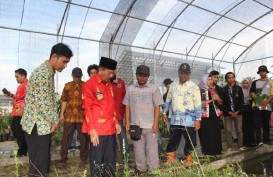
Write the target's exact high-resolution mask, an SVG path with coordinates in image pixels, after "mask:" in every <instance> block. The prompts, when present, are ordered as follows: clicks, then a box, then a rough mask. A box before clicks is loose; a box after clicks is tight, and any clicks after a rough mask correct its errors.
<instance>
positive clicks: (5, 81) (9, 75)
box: [0, 0, 273, 93]
mask: <svg viewBox="0 0 273 177" xmlns="http://www.w3.org/2000/svg"><path fill="white" fill-rule="evenodd" d="M145 1H147V0H138V1H137V3H136V5H135V6H136V8H138V9H136V10H135V12H139V13H135V17H136V18H140V17H141V10H143V8H148V7H145V5H143V4H145ZM184 1H185V2H186V3H182V2H180V1H177V0H159V1H158V2H157V3H156V5H155V7H153V8H152V10H151V12H150V13H149V15H148V16H147V18H146V20H147V21H146V22H143V23H142V25H141V27H140V30H139V31H138V33H137V35H136V36H135V38H134V40H133V42H132V45H133V46H135V48H134V47H132V50H133V51H134V50H137V51H139V48H138V47H146V48H153V47H154V45H155V44H158V45H157V49H159V50H167V51H170V52H174V53H182V54H186V52H189V51H190V53H189V54H190V55H192V56H195V55H197V56H203V57H206V58H212V57H213V56H217V59H218V60H224V61H229V62H232V61H233V60H236V59H237V57H238V55H239V54H241V53H242V52H243V51H244V50H245V48H246V47H245V46H248V45H250V44H251V43H253V42H254V41H255V40H256V39H257V38H259V37H261V36H262V35H263V34H265V33H266V32H269V31H270V30H272V26H273V13H269V14H268V15H266V16H265V17H264V18H262V19H260V20H258V21H257V22H255V23H252V22H253V20H254V19H255V18H257V17H258V16H261V15H263V14H265V13H267V12H268V11H269V9H268V8H266V7H265V6H262V5H260V4H257V3H255V2H254V1H245V2H243V3H242V4H240V5H239V6H238V7H236V8H235V9H234V10H233V11H231V12H229V13H227V14H226V16H227V17H228V18H232V19H235V20H236V22H234V21H232V20H230V19H228V18H222V19H221V20H219V21H218V22H216V23H215V24H214V25H213V26H212V27H211V28H210V29H209V30H208V31H206V30H207V29H208V27H209V26H210V25H212V24H213V23H214V22H215V20H217V19H219V18H220V17H221V16H219V15H217V14H216V13H220V14H224V13H226V12H227V11H228V10H229V8H230V7H232V6H234V5H235V4H236V3H238V2H239V1H238V0H210V1H207V0H196V1H194V2H193V5H194V6H190V7H188V8H187V9H186V10H184V11H183V13H182V14H181V15H180V16H179V18H178V19H177V20H176V21H175V23H174V24H172V26H173V27H174V28H175V29H172V30H170V29H169V30H167V26H168V25H170V22H172V20H173V19H174V17H176V16H178V15H179V14H180V13H181V11H182V10H183V9H184V8H185V7H186V6H187V2H188V3H189V2H191V0H184ZM72 2H73V3H78V4H81V5H84V6H89V3H90V1H88V0H72ZM124 2H129V0H127V1H124ZM262 2H263V3H265V4H266V5H267V6H269V7H272V8H273V4H272V1H271V3H270V1H267V0H263V1H262ZM118 3H119V0H92V3H91V7H92V8H95V9H90V10H89V11H87V9H86V8H83V7H79V6H75V5H72V6H71V8H70V10H69V15H68V17H67V22H64V23H63V24H62V28H61V29H60V35H62V34H64V35H66V36H71V37H72V38H69V37H64V38H62V37H59V38H57V37H56V36H54V35H53V34H56V33H57V29H58V27H59V26H60V22H61V19H62V15H63V12H64V10H65V6H66V3H63V2H58V1H53V0H40V1H35V0H26V1H25V5H24V13H23V17H24V18H23V20H22V23H21V15H22V9H23V8H22V7H23V0H16V1H15V0H13V1H1V2H0V17H2V18H0V43H1V48H0V88H4V87H5V88H7V89H8V90H11V91H13V92H14V91H15V90H16V88H17V86H18V84H17V83H16V80H15V78H14V71H15V70H16V69H18V68H24V69H26V70H27V72H28V74H29V75H30V73H31V72H32V71H33V70H34V69H35V68H36V67H37V66H39V65H40V64H41V63H42V62H44V60H47V59H48V58H49V54H50V50H51V47H52V46H53V45H54V44H56V43H57V42H64V43H66V44H68V45H69V46H70V47H71V49H72V51H73V53H74V57H73V58H72V59H71V62H70V63H69V64H68V67H67V68H66V69H65V70H64V71H63V72H62V73H59V74H58V80H59V82H58V83H57V85H58V86H57V87H56V91H57V92H59V93H60V92H61V91H62V89H63V86H64V84H65V83H66V82H69V81H70V80H71V79H72V78H71V71H72V69H73V68H74V67H77V66H79V67H80V68H82V70H83V73H84V76H83V80H84V81H86V80H87V79H88V75H87V72H86V70H87V67H88V65H90V64H98V63H99V57H100V53H99V49H100V47H99V42H98V41H99V40H100V39H101V36H102V34H103V33H104V32H105V28H106V26H107V25H108V22H109V20H110V18H111V16H112V14H111V13H109V12H113V11H114V10H115V8H116V6H117V4H118ZM141 4H142V5H143V6H139V5H141ZM195 5H196V6H195ZM37 7H41V8H37ZM198 7H201V8H206V9H208V10H209V11H212V12H213V13H211V12H208V11H204V10H202V9H200V8H198ZM96 8H98V9H102V10H103V11H99V10H96ZM107 11H109V12H107ZM86 14H87V16H86ZM132 15H134V14H132ZM85 16H86V19H85ZM129 20H132V19H129ZM156 23H161V24H163V25H157V24H156ZM249 23H252V24H251V26H252V27H249V26H248V27H246V28H245V29H243V30H242V32H241V33H240V34H238V35H236V37H235V38H234V39H232V40H231V42H233V44H231V45H226V46H224V47H223V45H224V44H225V42H224V41H221V40H230V39H231V38H232V36H233V35H235V34H236V33H237V32H238V30H241V29H242V28H244V27H245V24H249ZM83 24H84V25H83ZM117 24H118V22H117ZM64 25H65V26H66V28H63V27H64ZM177 28H181V29H183V30H179V29H177ZM12 29H22V30H23V31H21V32H19V31H17V30H12ZM259 29H261V30H259ZM121 30H122V29H121ZM166 30H167V31H166ZM30 31H32V32H35V33H31V32H30ZM189 31H191V32H189ZM39 32H43V33H47V34H48V35H46V34H39ZM106 32H107V30H106ZM197 33H199V34H206V35H208V36H210V37H206V38H204V37H201V38H200V36H199V35H196V34H197ZM163 34H165V35H164V36H163V37H162V38H161V36H162V35H163ZM77 37H80V38H88V39H90V40H78V39H76V38H77ZM198 38H200V39H199V40H198V42H196V40H197V39H198ZM216 38H217V39H220V40H217V39H216ZM128 40H129V39H128ZM123 41H126V39H125V40H123ZM272 41H273V35H272V34H271V33H270V34H269V35H267V37H266V38H264V39H263V40H261V41H259V42H258V43H257V44H256V45H254V46H253V47H252V48H251V50H250V52H245V54H244V55H242V57H240V58H239V59H238V62H242V61H247V60H252V59H256V58H263V57H267V56H271V58H269V59H265V60H260V61H256V62H252V63H245V64H236V65H235V73H236V74H238V77H239V78H238V79H241V78H242V77H245V76H248V75H251V76H253V77H258V76H257V74H256V70H257V68H258V66H259V65H262V64H265V65H267V66H268V67H269V70H270V71H272V70H273V68H271V67H270V66H272V65H273V63H272V56H273V51H272V47H273V43H272ZM195 42H196V44H195ZM194 44H195V45H194ZM193 45H194V47H193V48H192V49H191V46H193ZM222 47H223V49H222ZM221 49H222V50H221ZM143 51H144V50H143ZM146 51H147V50H146ZM148 52H149V53H153V50H150V51H148ZM164 55H169V56H172V54H168V53H164ZM181 57H183V56H181ZM195 60H196V61H198V60H200V61H201V59H198V58H195ZM202 61H203V60H202ZM207 62H211V61H209V60H208V61H207ZM215 64H221V66H222V67H223V68H225V69H222V70H221V71H222V72H223V73H224V72H227V71H233V65H232V64H230V63H225V62H219V61H218V62H217V61H216V62H215ZM250 71H252V72H250ZM270 76H272V74H271V75H270ZM56 80H57V79H56Z"/></svg>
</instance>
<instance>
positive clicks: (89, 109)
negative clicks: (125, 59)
mask: <svg viewBox="0 0 273 177" xmlns="http://www.w3.org/2000/svg"><path fill="white" fill-rule="evenodd" d="M116 66H117V62H116V61H115V60H112V59H110V58H106V57H101V60H100V64H99V72H98V74H96V75H95V76H93V77H92V78H90V79H89V80H88V81H87V82H85V84H84V85H83V90H82V93H83V108H84V114H85V119H86V122H87V127H83V128H84V129H86V130H84V129H83V130H82V131H83V132H88V133H89V135H90V139H91V146H90V151H89V161H90V171H91V176H115V170H116V133H117V134H119V133H120V131H121V128H120V125H119V123H118V119H117V117H116V110H115V101H114V92H113V85H112V83H111V82H110V79H111V78H112V77H114V75H115V70H116Z"/></svg>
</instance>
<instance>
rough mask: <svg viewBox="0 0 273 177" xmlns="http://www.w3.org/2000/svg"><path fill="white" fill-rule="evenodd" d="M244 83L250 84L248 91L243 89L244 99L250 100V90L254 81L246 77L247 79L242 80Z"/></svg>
mask: <svg viewBox="0 0 273 177" xmlns="http://www.w3.org/2000/svg"><path fill="white" fill-rule="evenodd" d="M244 81H247V82H248V84H249V88H247V89H245V88H243V87H242V89H243V93H244V97H245V98H249V97H250V95H249V90H250V86H251V83H252V80H251V78H249V77H246V78H243V79H242V84H243V82H244Z"/></svg>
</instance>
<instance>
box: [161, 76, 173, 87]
mask: <svg viewBox="0 0 273 177" xmlns="http://www.w3.org/2000/svg"><path fill="white" fill-rule="evenodd" d="M172 82H173V81H172V80H171V79H170V78H167V79H165V80H164V81H163V84H164V85H165V86H166V85H169V84H171V83H172Z"/></svg>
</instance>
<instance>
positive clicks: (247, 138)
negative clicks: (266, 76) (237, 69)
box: [242, 78, 255, 147]
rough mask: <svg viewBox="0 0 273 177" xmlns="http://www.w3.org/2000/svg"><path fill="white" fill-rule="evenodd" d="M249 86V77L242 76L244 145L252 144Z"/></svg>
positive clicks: (252, 125)
mask: <svg viewBox="0 0 273 177" xmlns="http://www.w3.org/2000/svg"><path fill="white" fill-rule="evenodd" d="M250 86H251V79H249V78H244V79H243V80H242V89H243V93H244V111H243V123H242V129H243V135H244V136H243V144H244V146H247V147H251V146H253V145H254V142H255V141H254V122H253V115H252V107H251V105H252V98H251V96H250V95H249V90H250Z"/></svg>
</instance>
